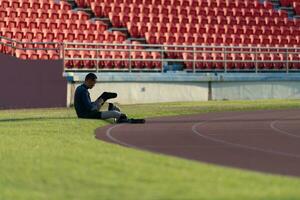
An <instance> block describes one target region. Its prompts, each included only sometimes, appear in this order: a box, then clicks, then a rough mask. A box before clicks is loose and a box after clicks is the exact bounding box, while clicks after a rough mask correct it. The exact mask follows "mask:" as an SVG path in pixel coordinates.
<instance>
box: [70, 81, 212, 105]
mask: <svg viewBox="0 0 300 200" xmlns="http://www.w3.org/2000/svg"><path fill="white" fill-rule="evenodd" d="M78 85H80V83H76V84H75V87H77V86H78ZM70 88H71V87H70ZM104 91H110V92H116V93H118V98H116V99H115V100H113V101H112V102H117V103H120V104H142V103H158V102H180V101H207V100H208V83H205V82H202V83H201V82H198V83H147V82H142V83H141V82H113V83H107V82H100V83H97V84H96V86H95V87H94V88H93V89H92V90H90V94H91V99H92V100H94V99H96V98H97V97H98V96H99V95H100V94H101V93H102V92H104ZM71 96H72V98H73V96H74V94H73V95H71ZM69 102H70V103H71V104H72V103H73V100H70V101H69Z"/></svg>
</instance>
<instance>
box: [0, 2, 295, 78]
mask: <svg viewBox="0 0 300 200" xmlns="http://www.w3.org/2000/svg"><path fill="white" fill-rule="evenodd" d="M298 12H299V2H296V1H291V0H282V1H263V2H259V1H250V0H246V1H240V0H235V1H229V0H117V1H113V0H75V1H68V2H65V1H35V0H28V1H27V0H23V1H20V0H3V1H1V4H0V15H1V20H0V28H1V29H0V30H1V32H0V33H1V43H2V45H1V52H3V53H6V54H11V55H14V56H17V57H18V58H21V59H64V60H65V64H64V65H65V69H66V70H69V71H70V70H72V71H74V70H75V71H76V70H85V69H86V70H93V69H94V70H122V71H124V70H125V71H126V70H130V71H131V70H138V71H142V70H146V71H153V70H155V71H162V70H163V68H164V67H166V68H167V67H168V66H172V65H174V66H177V68H176V69H178V68H179V69H183V70H187V71H200V72H201V71H214V70H217V71H227V70H228V71H230V70H234V71H241V70H247V71H259V70H288V69H290V70H297V69H299V68H300V64H299V60H300V58H299V51H300V50H299V48H298V46H299V43H300V20H298V16H297V14H298Z"/></svg>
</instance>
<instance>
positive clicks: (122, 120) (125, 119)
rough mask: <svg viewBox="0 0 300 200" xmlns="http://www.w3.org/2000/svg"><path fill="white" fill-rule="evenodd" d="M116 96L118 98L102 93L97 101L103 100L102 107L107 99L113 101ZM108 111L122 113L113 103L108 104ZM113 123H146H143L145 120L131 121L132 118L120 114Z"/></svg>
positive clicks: (109, 93) (114, 95)
mask: <svg viewBox="0 0 300 200" xmlns="http://www.w3.org/2000/svg"><path fill="white" fill-rule="evenodd" d="M117 96H118V95H117V93H112V92H103V93H102V94H101V96H100V97H99V98H98V99H97V100H99V99H102V100H103V101H102V105H103V104H104V103H105V102H106V101H107V100H108V99H114V98H116V97H117ZM108 111H118V112H120V113H122V112H121V109H120V108H119V107H118V106H116V105H114V104H113V103H109V104H108ZM115 122H116V123H131V124H143V123H145V122H146V121H145V119H133V118H130V119H129V118H128V117H127V116H126V114H124V113H122V114H121V116H120V118H119V119H117V120H115Z"/></svg>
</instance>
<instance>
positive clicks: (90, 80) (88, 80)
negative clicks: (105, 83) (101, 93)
mask: <svg viewBox="0 0 300 200" xmlns="http://www.w3.org/2000/svg"><path fill="white" fill-rule="evenodd" d="M96 80H97V76H96V75H95V74H94V73H89V74H88V75H86V77H85V81H84V84H85V85H86V86H87V87H88V88H89V89H92V88H93V87H94V86H95V84H96Z"/></svg>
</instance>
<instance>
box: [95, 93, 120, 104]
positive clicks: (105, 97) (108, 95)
mask: <svg viewBox="0 0 300 200" xmlns="http://www.w3.org/2000/svg"><path fill="white" fill-rule="evenodd" d="M117 96H118V94H117V93H113V92H103V93H102V94H101V96H100V97H99V98H98V99H100V98H101V99H103V100H104V102H105V101H107V100H108V99H114V98H116V97H117Z"/></svg>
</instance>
